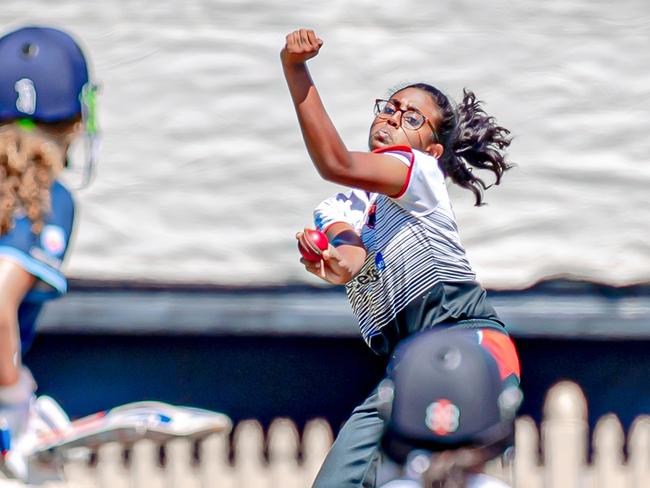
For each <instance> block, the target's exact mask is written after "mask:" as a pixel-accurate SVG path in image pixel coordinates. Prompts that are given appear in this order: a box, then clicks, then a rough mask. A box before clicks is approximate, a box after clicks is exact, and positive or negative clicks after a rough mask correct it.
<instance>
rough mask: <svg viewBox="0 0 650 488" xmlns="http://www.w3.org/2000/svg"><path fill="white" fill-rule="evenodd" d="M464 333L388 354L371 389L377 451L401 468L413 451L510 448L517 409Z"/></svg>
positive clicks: (424, 337)
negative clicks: (378, 419) (378, 420)
mask: <svg viewBox="0 0 650 488" xmlns="http://www.w3.org/2000/svg"><path fill="white" fill-rule="evenodd" d="M477 333H478V332H477V331H475V330H470V329H453V328H450V329H442V330H436V329H431V330H427V331H425V332H422V333H419V334H416V335H415V336H413V337H411V338H409V339H406V340H405V341H403V342H402V343H400V345H399V346H398V347H397V348H396V350H395V352H394V355H393V360H392V361H391V363H390V365H389V370H388V376H387V380H385V381H384V382H382V384H381V385H380V387H379V397H380V402H381V406H380V413H381V414H382V417H384V419H385V420H386V431H385V435H384V438H383V440H382V446H383V448H384V451H385V452H386V454H388V456H389V457H391V458H393V459H394V460H395V461H397V462H399V463H403V462H404V461H405V460H406V458H407V456H408V454H409V453H410V452H411V451H415V450H425V451H430V452H437V451H445V450H450V449H456V448H460V447H484V446H497V448H498V449H500V451H503V450H505V448H506V447H507V446H508V445H509V444H510V443H511V442H512V436H513V432H514V419H515V413H516V410H517V408H518V407H519V404H520V402H521V392H520V391H519V388H517V387H516V386H508V385H507V384H504V382H503V380H502V379H501V376H500V374H499V368H498V365H497V363H496V361H495V359H494V358H493V357H492V356H491V355H490V353H489V352H488V351H486V350H485V349H484V348H482V347H481V346H480V345H479V343H478V340H477V336H476V334H477Z"/></svg>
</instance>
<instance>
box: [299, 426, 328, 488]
mask: <svg viewBox="0 0 650 488" xmlns="http://www.w3.org/2000/svg"><path fill="white" fill-rule="evenodd" d="M333 437H334V436H333V435H332V429H331V428H330V425H329V424H328V423H327V421H326V420H324V419H314V420H310V421H309V422H307V425H306V426H305V431H304V432H303V435H302V460H303V472H304V476H305V481H304V486H311V485H312V483H313V482H314V480H315V479H316V475H317V474H318V471H319V470H320V467H321V466H322V465H323V461H324V460H325V457H326V456H327V453H328V452H329V450H330V447H331V446H332V442H333Z"/></svg>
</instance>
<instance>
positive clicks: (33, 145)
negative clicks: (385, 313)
mask: <svg viewBox="0 0 650 488" xmlns="http://www.w3.org/2000/svg"><path fill="white" fill-rule="evenodd" d="M63 163H64V155H63V154H62V150H61V148H60V147H59V146H58V145H57V144H56V143H54V142H53V141H52V140H50V139H49V138H48V137H47V136H45V135H43V134H41V133H39V132H38V131H37V132H28V131H26V130H25V129H21V128H19V127H17V126H16V125H15V124H13V123H9V124H0V236H2V235H4V234H6V233H7V232H9V231H10V230H11V229H12V228H13V226H14V219H15V217H16V214H17V212H24V214H25V216H26V217H27V218H28V219H29V220H30V221H31V222H32V232H34V233H35V234H38V233H39V232H40V231H41V230H42V227H43V219H44V218H45V216H46V215H47V213H48V212H49V211H50V198H51V197H50V187H51V186H52V183H53V182H54V178H55V175H56V174H57V173H58V172H59V171H60V169H61V168H62V166H63Z"/></svg>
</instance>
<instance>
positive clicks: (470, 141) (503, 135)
mask: <svg viewBox="0 0 650 488" xmlns="http://www.w3.org/2000/svg"><path fill="white" fill-rule="evenodd" d="M406 88H417V89H419V90H423V91H425V92H427V93H428V94H429V95H430V96H431V98H432V99H433V101H434V102H435V103H436V105H437V106H438V110H439V111H440V120H439V122H438V124H437V127H436V129H437V134H438V135H437V137H438V141H437V142H438V143H440V144H442V146H443V148H444V152H443V155H442V157H441V158H440V165H441V167H442V170H443V171H444V172H445V174H446V175H447V176H448V177H449V178H451V180H452V181H453V182H454V183H456V184H457V185H459V186H462V187H463V188H467V189H468V190H470V191H471V192H472V193H474V196H475V198H476V206H481V205H483V192H484V190H487V189H488V188H490V186H492V185H486V183H485V182H484V181H483V179H481V178H480V177H478V176H476V175H475V174H474V173H473V172H472V169H473V168H472V167H474V168H478V169H485V170H488V171H491V172H493V173H494V175H495V182H494V183H493V184H495V185H498V184H499V183H501V177H502V176H503V173H504V172H505V171H507V170H509V169H510V168H512V167H513V166H514V165H513V164H510V163H509V162H507V161H506V148H507V147H508V146H509V145H510V142H511V141H512V138H511V137H510V131H509V130H508V129H506V128H505V127H501V126H500V125H497V123H496V120H495V119H494V117H491V116H489V115H488V114H487V113H485V110H483V107H482V106H481V101H480V100H477V98H476V95H475V94H474V93H473V92H472V91H469V90H467V89H464V90H463V101H462V102H461V103H460V105H458V106H454V105H453V104H452V102H451V101H450V100H449V98H448V97H447V96H446V95H445V94H444V93H443V92H441V91H440V90H438V89H437V88H436V87H434V86H431V85H429V84H427V83H414V84H412V85H408V86H405V87H403V88H400V89H398V90H396V91H395V92H394V93H393V95H394V94H395V93H397V92H399V91H402V90H405V89H406Z"/></svg>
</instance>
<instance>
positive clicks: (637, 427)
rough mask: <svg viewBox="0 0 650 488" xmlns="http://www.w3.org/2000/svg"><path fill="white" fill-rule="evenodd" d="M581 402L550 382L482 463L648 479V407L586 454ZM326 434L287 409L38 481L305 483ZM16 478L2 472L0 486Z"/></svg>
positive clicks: (644, 485) (552, 480)
mask: <svg viewBox="0 0 650 488" xmlns="http://www.w3.org/2000/svg"><path fill="white" fill-rule="evenodd" d="M586 418H587V404H586V401H585V398H584V396H583V394H582V392H581V390H580V388H579V387H578V386H577V385H575V384H573V383H569V382H562V383H559V384H557V385H555V386H554V387H553V388H552V389H551V390H550V391H549V393H548V395H547V399H546V402H545V406H544V420H543V422H542V425H541V429H540V430H541V436H540V435H539V433H538V429H537V426H536V425H535V423H534V422H533V421H532V420H531V419H530V418H525V417H524V418H520V419H518V421H517V428H516V451H515V452H516V453H515V456H514V457H513V458H512V459H511V460H510V461H506V460H503V459H500V460H498V461H494V462H492V463H490V464H489V465H488V466H487V468H486V472H488V473H489V474H491V475H493V476H496V477H498V478H501V479H502V480H504V481H506V482H508V483H510V484H511V485H512V486H515V487H517V488H564V487H566V488H574V487H575V488H601V487H602V488H648V487H650V416H645V415H644V416H640V417H638V418H637V419H636V420H635V422H634V424H633V425H632V427H631V429H630V432H629V434H628V437H627V450H626V451H627V456H626V455H625V454H624V452H625V451H624V446H625V444H626V443H625V436H624V433H623V429H622V428H621V424H620V423H619V421H618V420H617V419H616V417H615V416H613V415H607V416H604V417H603V418H601V419H600V421H599V422H598V425H597V426H596V428H595V431H594V433H593V438H592V445H593V454H592V456H591V460H589V459H588V455H587V453H588V441H589V431H588V425H587V420H586ZM331 442H332V431H331V429H330V427H329V425H328V424H327V423H326V422H325V421H323V420H314V421H311V422H309V423H308V424H307V426H306V427H305V429H304V432H303V434H302V438H301V437H300V436H299V434H298V431H297V429H296V427H295V425H294V424H293V422H291V421H290V420H288V419H278V420H276V421H274V422H273V423H272V425H271V427H270V428H269V430H268V432H267V434H266V436H265V435H264V432H263V429H262V427H261V426H260V424H259V423H257V422H256V421H245V422H241V423H240V424H238V425H237V426H236V428H235V431H234V435H233V438H232V439H230V437H229V436H228V435H227V434H225V433H223V434H215V435H212V436H210V437H208V438H206V439H204V440H203V441H201V442H199V443H192V442H190V441H189V440H186V439H176V440H173V441H171V442H168V443H167V444H166V445H164V446H158V445H156V444H154V443H153V442H151V441H147V440H144V441H139V442H137V443H136V444H135V445H133V446H123V445H119V444H107V445H104V446H102V447H101V448H100V449H99V450H98V452H97V453H95V455H93V456H92V457H91V458H90V459H88V458H87V456H86V457H84V456H82V457H80V458H79V459H78V460H76V461H74V462H70V463H68V464H67V465H66V466H65V474H66V476H67V482H65V483H62V482H49V483H46V484H45V485H44V487H46V488H64V487H65V488H141V487H144V488H180V487H182V488H307V487H309V486H311V483H312V481H313V479H314V477H315V475H316V473H317V472H318V469H319V467H320V465H321V463H322V461H323V459H324V457H325V455H326V453H327V450H328V449H329V446H330V445H331ZM5 486H6V487H19V486H24V485H20V484H18V483H15V482H8V481H6V482H3V481H1V480H0V487H2V488H4V487H5Z"/></svg>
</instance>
